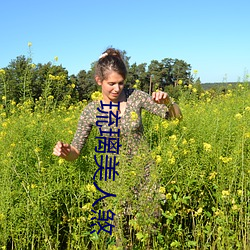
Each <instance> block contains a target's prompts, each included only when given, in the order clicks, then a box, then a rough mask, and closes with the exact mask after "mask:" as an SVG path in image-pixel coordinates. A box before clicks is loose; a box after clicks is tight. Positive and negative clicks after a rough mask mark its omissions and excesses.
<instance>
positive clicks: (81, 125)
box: [53, 103, 94, 161]
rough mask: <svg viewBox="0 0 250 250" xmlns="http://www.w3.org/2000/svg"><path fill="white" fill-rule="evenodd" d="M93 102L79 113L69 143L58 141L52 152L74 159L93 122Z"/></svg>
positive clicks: (70, 159)
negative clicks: (74, 130)
mask: <svg viewBox="0 0 250 250" xmlns="http://www.w3.org/2000/svg"><path fill="white" fill-rule="evenodd" d="M93 113H94V104H93V103H90V104H89V105H88V106H87V107H85V109H84V110H83V112H82V113H81V116H80V119H79V121H78V126H77V130H76V133H75V136H74V138H73V141H72V142H71V144H67V143H63V142H61V141H58V142H57V144H56V145H55V147H54V150H53V154H54V155H56V156H59V157H61V158H63V159H65V160H67V161H74V160H76V159H77V158H78V156H79V155H80V151H81V149H82V148H83V146H84V144H85V142H86V140H87V139H88V136H89V134H90V131H91V129H92V126H93V123H94V116H93Z"/></svg>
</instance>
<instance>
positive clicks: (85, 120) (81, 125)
mask: <svg viewBox="0 0 250 250" xmlns="http://www.w3.org/2000/svg"><path fill="white" fill-rule="evenodd" d="M93 114H94V107H93V105H92V103H90V104H89V105H88V106H86V107H85V108H84V110H83V111H82V113H81V115H80V119H79V121H78V126H77V130H76V132H75V136H74V138H73V140H72V143H71V145H72V146H73V147H75V148H76V149H77V150H78V151H79V152H80V151H81V149H82V148H83V146H84V145H85V143H86V141H87V139H88V136H89V134H90V132H91V129H92V126H93Z"/></svg>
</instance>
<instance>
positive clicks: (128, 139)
mask: <svg viewBox="0 0 250 250" xmlns="http://www.w3.org/2000/svg"><path fill="white" fill-rule="evenodd" d="M124 91H125V96H126V108H125V111H124V114H123V115H122V116H121V117H120V119H119V120H118V127H115V124H113V125H111V126H108V125H107V124H104V125H103V126H102V130H105V131H109V130H110V128H112V130H113V131H115V130H116V131H117V130H118V129H120V139H121V141H122V149H123V150H125V152H126V154H127V155H134V154H136V149H137V148H138V146H139V145H140V141H141V140H142V139H143V124H142V116H141V112H142V109H145V110H147V111H149V112H150V113H152V114H155V115H158V116H160V117H162V118H165V119H168V118H169V112H168V108H167V106H166V105H164V104H157V103H155V102H154V101H153V99H152V97H151V96H150V95H148V94H147V93H145V92H143V91H141V90H136V89H126V88H124ZM98 107H99V108H101V105H100V101H93V102H91V103H89V104H88V105H87V106H86V107H85V108H84V110H83V111H82V113H81V115H80V119H79V122H78V127H77V130H76V133H75V136H74V138H73V141H72V143H71V144H72V146H74V147H75V148H76V149H77V150H79V152H80V151H81V149H82V148H83V146H84V144H85V142H86V140H87V138H88V136H89V134H90V132H91V129H92V127H93V126H96V121H97V117H96V116H98V115H100V112H99V111H98V110H97V108H98ZM131 114H136V115H135V116H131Z"/></svg>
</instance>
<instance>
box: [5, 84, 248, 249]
mask: <svg viewBox="0 0 250 250" xmlns="http://www.w3.org/2000/svg"><path fill="white" fill-rule="evenodd" d="M86 104H87V103H86V102H84V101H83V102H79V103H77V104H72V105H69V103H66V102H65V103H61V104H60V105H59V106H55V104H54V100H53V96H48V97H47V100H46V105H44V102H43V100H42V99H39V100H37V101H36V102H35V103H34V102H33V101H30V100H28V99H27V100H26V101H25V102H24V103H22V104H16V103H15V102H14V101H11V102H10V103H9V106H8V112H7V111H6V108H4V106H3V105H1V106H0V119H1V124H0V152H1V158H0V159H1V166H0V249H3V250H4V249H81V250H84V249H123V248H120V247H118V246H117V244H116V240H117V239H118V238H121V239H122V241H125V237H124V235H125V232H124V230H125V229H124V221H122V220H121V219H120V220H119V221H118V223H117V224H116V227H115V228H114V229H113V234H112V235H109V234H108V233H106V232H104V231H101V232H100V233H99V234H97V233H96V232H95V233H93V234H91V233H90V232H91V231H92V230H93V228H92V227H91V226H90V225H91V223H92V222H91V218H92V217H93V213H91V208H92V204H93V202H94V201H95V200H96V199H97V198H98V197H100V193H99V192H97V190H96V189H95V187H94V185H93V175H94V172H95V170H96V168H97V167H96V164H95V161H94V154H95V152H94V146H95V145H96V141H95V136H97V131H96V130H93V131H92V132H91V135H90V138H89V140H88V142H87V144H86V146H85V147H84V149H83V151H82V154H81V156H80V157H79V159H77V160H76V161H75V162H66V161H64V160H62V159H59V158H57V157H56V156H54V155H52V151H53V147H54V145H55V143H56V142H57V141H58V140H62V141H65V142H71V140H72V138H73V135H74V132H75V129H76V127H77V122H78V119H79V116H80V113H81V111H82V109H83V108H84V106H85V105H86ZM178 104H179V106H180V107H181V109H182V112H183V117H184V118H183V120H182V121H178V120H171V121H167V120H163V119H161V118H159V117H157V116H154V115H152V114H149V113H147V112H143V123H144V130H145V136H146V138H147V143H148V144H149V146H150V149H151V154H150V155H143V152H142V153H141V154H138V155H137V156H136V157H135V158H134V159H133V162H132V164H128V163H127V162H126V160H124V161H123V160H122V157H123V156H121V163H120V165H119V166H120V167H119V169H118V172H119V174H120V175H119V178H118V177H117V180H116V181H115V182H113V183H111V182H107V183H103V184H102V185H104V186H105V185H106V186H105V187H107V188H109V190H110V191H111V192H112V191H114V193H116V195H117V197H116V199H113V198H109V199H107V200H108V201H109V203H108V204H105V206H106V207H109V206H110V207H112V208H113V209H114V210H113V211H114V212H115V213H116V214H121V213H122V205H121V201H122V200H128V201H130V202H131V203H133V202H134V200H133V199H134V198H133V196H131V192H129V190H130V188H131V187H133V186H134V185H135V184H136V183H137V182H138V180H140V179H138V178H139V177H140V176H141V169H142V168H143V167H144V164H145V162H146V161H147V160H148V158H152V159H154V161H155V164H154V167H153V168H152V172H151V177H152V178H151V180H150V181H151V182H152V183H154V182H157V183H158V184H159V188H158V190H157V191H158V192H159V193H160V194H161V195H162V196H164V199H162V201H160V202H159V204H160V217H159V218H155V219H153V220H152V218H151V217H150V216H148V213H149V212H152V211H150V205H148V203H147V202H145V200H144V197H143V196H142V197H141V198H140V199H139V200H138V201H137V202H138V203H139V204H140V205H139V206H141V209H140V210H139V211H140V212H137V213H136V214H134V215H133V216H131V217H130V220H129V229H128V232H127V236H126V240H127V242H124V244H126V245H128V246H130V249H190V250H191V249H227V250H229V249H234V250H235V249H246V250H247V249H250V248H249V246H250V219H249V218H250V217H249V216H250V182H249V177H250V87H249V83H240V84H237V86H230V85H229V86H228V88H227V90H226V91H224V92H221V93H217V94H215V93H214V92H212V91H209V90H206V91H201V92H200V93H199V94H198V93H197V92H196V91H192V86H190V91H186V92H183V93H182V94H181V95H180V97H179V99H178Z"/></svg>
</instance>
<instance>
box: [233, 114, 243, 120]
mask: <svg viewBox="0 0 250 250" xmlns="http://www.w3.org/2000/svg"><path fill="white" fill-rule="evenodd" d="M234 117H235V118H236V119H237V120H241V119H242V114H240V113H238V114H236V115H235V116H234Z"/></svg>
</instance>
